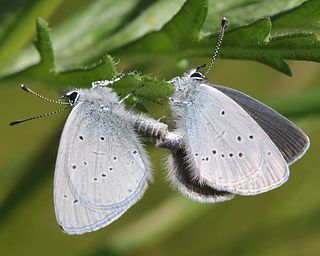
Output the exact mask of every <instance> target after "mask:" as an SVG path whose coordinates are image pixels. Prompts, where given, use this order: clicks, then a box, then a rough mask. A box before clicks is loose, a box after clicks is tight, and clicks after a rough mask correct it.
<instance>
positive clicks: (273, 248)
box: [0, 0, 320, 255]
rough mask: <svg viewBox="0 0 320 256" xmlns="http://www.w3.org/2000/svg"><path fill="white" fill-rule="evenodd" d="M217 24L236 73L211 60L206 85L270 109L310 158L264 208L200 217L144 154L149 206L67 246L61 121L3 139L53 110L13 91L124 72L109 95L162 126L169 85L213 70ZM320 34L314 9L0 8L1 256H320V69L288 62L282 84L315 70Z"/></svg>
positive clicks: (209, 208) (157, 162)
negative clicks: (291, 127) (58, 202)
mask: <svg viewBox="0 0 320 256" xmlns="http://www.w3.org/2000/svg"><path fill="white" fill-rule="evenodd" d="M223 16H227V17H228V19H229V20H230V25H229V27H228V30H227V33H226V35H225V39H224V41H223V44H222V48H221V51H220V55H219V57H220V58H223V59H237V60H242V62H239V61H222V62H219V61H218V62H217V63H216V66H215V68H216V69H215V71H214V75H215V79H214V80H215V81H216V82H221V83H222V84H226V85H231V86H234V87H237V88H238V89H242V90H244V91H245V92H250V93H251V94H253V95H254V96H257V97H259V98H265V99H266V102H267V103H270V105H271V106H272V107H274V108H275V109H277V110H278V111H280V112H281V113H283V114H285V115H287V116H289V117H293V118H295V120H296V121H297V122H298V123H299V125H301V127H302V128H303V129H305V130H306V131H307V133H308V134H309V135H310V136H311V142H312V147H311V149H310V151H309V153H308V154H307V155H306V156H305V157H304V158H303V159H302V160H300V161H299V162H298V163H297V164H295V165H294V166H293V168H291V170H292V171H293V172H292V173H293V174H292V177H291V178H290V180H289V182H288V183H287V184H286V185H284V186H283V187H282V188H280V189H277V190H275V191H273V192H270V193H267V194H264V195H261V196H257V197H252V198H236V199H234V200H232V201H230V202H227V203H224V204H216V205H203V204H199V203H195V202H191V201H190V200H188V199H184V198H182V196H179V195H178V194H173V193H174V192H171V190H170V189H169V188H168V184H167V183H164V182H163V177H164V176H165V175H163V174H160V172H159V170H160V169H161V170H163V163H164V160H163V159H164V156H165V151H163V150H159V149H154V148H152V147H148V151H149V153H150V154H151V158H152V159H153V160H154V161H153V162H154V169H155V176H156V177H155V179H156V182H155V184H151V187H150V189H149V191H148V192H147V193H146V195H145V197H144V198H143V200H142V201H141V202H139V203H138V204H137V206H135V207H133V209H131V210H130V211H128V213H127V214H125V216H123V217H122V218H121V219H120V220H118V221H117V222H116V223H113V224H112V225H111V226H109V227H107V228H105V229H103V230H102V231H98V232H94V233H91V234H88V235H84V236H73V237H69V236H66V235H64V234H62V233H61V232H60V230H59V229H58V227H57V226H56V223H55V217H54V211H53V205H52V204H53V202H52V199H51V198H52V195H51V194H52V185H51V184H52V176H53V170H54V161H55V156H56V150H57V145H58V141H59V136H60V132H61V128H62V125H63V122H64V119H65V116H64V117H60V118H59V117H55V118H52V119H45V120H38V121H34V122H33V123H29V124H26V125H24V126H18V127H11V128H9V127H7V123H8V122H9V120H11V119H15V118H16V117H17V115H19V113H21V112H22V111H23V107H24V106H25V104H28V111H27V113H30V112H31V111H34V112H36V113H38V112H39V109H40V108H41V111H40V112H46V111H51V110H52V108H50V107H47V104H43V103H42V104H41V103H39V104H41V105H36V103H35V104H30V100H31V99H30V98H29V97H26V96H25V95H23V94H22V93H20V91H18V89H17V88H18V84H19V83H22V82H23V83H27V84H32V86H31V87H32V88H35V89H38V91H40V92H46V93H47V94H48V95H49V96H50V95H51V96H57V92H58V91H59V90H61V89H67V88H68V87H69V86H75V87H89V86H90V85H91V82H92V81H95V80H103V79H111V78H114V77H116V76H117V75H119V73H121V72H122V69H124V71H125V72H127V71H132V73H131V75H130V76H129V77H128V78H124V79H123V80H122V81H120V82H118V83H116V84H115V85H114V86H113V89H114V90H115V91H116V92H117V93H118V94H120V95H121V96H125V95H126V94H128V93H129V92H131V91H132V90H133V89H136V90H135V97H133V98H132V99H133V100H132V101H130V103H131V104H135V105H136V106H137V108H138V109H143V110H145V111H148V112H149V113H150V115H152V116H154V117H160V116H163V115H167V114H168V113H167V107H166V104H164V103H165V100H166V99H167V97H168V96H169V95H170V94H171V92H172V88H171V86H170V85H169V84H167V83H166V82H165V79H166V78H170V77H171V76H177V75H180V74H181V72H183V71H184V70H185V69H186V68H187V66H189V65H190V64H192V65H194V64H203V61H205V62H207V61H208V57H209V56H210V55H211V53H212V50H213V47H214V44H215V42H216V39H217V35H218V32H219V25H220V21H221V17H223ZM38 17H41V18H38ZM47 21H48V22H49V24H50V26H49V25H48V23H47ZM49 27H51V28H52V29H50V28H49ZM319 32H320V1H318V0H270V1H263V0H261V1H257V0H230V1H224V0H210V1H207V0H175V1H171V0H154V1H151V0H117V1H115V0H94V1H89V0H81V1H80V0H68V1H62V0H50V1H48V0H38V1H36V0H33V1H22V0H18V1H9V0H4V1H2V2H1V3H0V79H1V80H0V91H1V94H0V95H1V104H2V105H1V107H0V109H1V114H2V115H1V116H2V117H3V120H2V122H1V129H2V130H1V131H2V133H1V135H0V136H2V137H0V140H1V141H2V143H1V144H2V147H1V151H0V153H1V155H2V158H1V161H0V226H1V228H0V253H1V254H2V255H21V254H25V255H29V254H30V255H43V254H46V255H57V254H65V255H110V254H111V255H127V254H130V255H151V254H152V255H197V254H200V255H317V253H316V252H318V251H319V250H320V246H319V245H320V242H319V240H320V232H319V231H318V230H319V227H318V221H317V219H318V218H317V214H316V213H317V212H318V211H319V210H320V204H319V202H318V201H319V200H318V198H317V196H316V195H317V193H318V190H317V187H318V184H317V180H319V178H320V177H319V173H318V172H317V166H318V165H319V164H320V159H319V158H318V155H317V153H316V152H319V149H320V145H319V143H318V141H317V137H319V135H320V130H319V127H320V118H319V116H318V115H319V111H320V101H319V97H320V89H319V88H320V87H319V83H320V75H319V73H320V72H319V71H320V68H319V64H313V63H307V62H305V63H304V64H302V63H300V62H290V63H292V69H293V70H294V71H295V75H294V78H293V79H292V78H290V77H287V76H285V75H283V74H286V75H291V74H292V71H291V68H290V67H289V65H288V64H287V62H286V60H304V61H314V62H319V60H320V37H319ZM33 39H35V40H34V45H32V43H31V41H32V40H33ZM34 46H36V47H34ZM199 57H206V59H205V60H204V59H199ZM195 58H198V59H195ZM243 60H252V61H256V62H255V63H248V62H244V61H243ZM189 61H190V62H189ZM257 62H260V63H263V64H266V65H268V66H270V67H272V68H274V69H276V70H278V71H280V72H282V73H280V72H277V71H275V70H272V69H269V68H267V67H266V66H262V65H259V64H258V63H257ZM135 70H138V71H139V72H135ZM246 72H247V73H246ZM209 80H211V78H210V77H209ZM308 87H309V88H308ZM20 94H21V95H20ZM35 101H37V100H36V99H35ZM32 102H33V101H32ZM145 102H146V103H145ZM158 103H162V105H159V104H158ZM8 105H10V108H8V107H7V106H8ZM33 105H34V106H33ZM34 112H31V113H34ZM18 117H20V116H18ZM3 142H4V143H3ZM171 193H172V194H171Z"/></svg>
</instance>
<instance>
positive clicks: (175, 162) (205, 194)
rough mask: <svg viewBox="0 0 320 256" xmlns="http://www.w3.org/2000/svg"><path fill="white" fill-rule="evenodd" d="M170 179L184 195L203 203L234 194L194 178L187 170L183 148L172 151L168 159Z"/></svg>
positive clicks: (215, 201)
mask: <svg viewBox="0 0 320 256" xmlns="http://www.w3.org/2000/svg"><path fill="white" fill-rule="evenodd" d="M167 168H168V175H167V176H168V179H169V180H170V181H171V184H172V186H173V187H174V188H175V189H177V190H179V191H180V192H181V193H182V194H183V195H184V196H187V197H189V198H190V199H192V200H194V201H197V202H201V203H217V202H223V201H227V200H231V199H232V198H233V197H234V195H233V194H231V193H228V192H223V191H218V190H215V189H213V188H211V187H209V186H208V185H206V184H200V183H199V182H198V181H197V180H192V178H191V176H190V174H189V172H188V171H186V170H187V168H188V167H187V164H186V162H185V153H184V152H183V151H182V150H177V151H175V152H172V155H171V156H169V158H168V161H167Z"/></svg>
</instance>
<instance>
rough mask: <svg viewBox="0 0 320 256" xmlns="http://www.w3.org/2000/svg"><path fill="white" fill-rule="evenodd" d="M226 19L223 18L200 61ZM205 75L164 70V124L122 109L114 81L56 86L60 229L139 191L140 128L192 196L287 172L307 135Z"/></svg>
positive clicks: (211, 198) (253, 187) (76, 227)
mask: <svg viewBox="0 0 320 256" xmlns="http://www.w3.org/2000/svg"><path fill="white" fill-rule="evenodd" d="M226 24H227V20H226V19H225V18H224V19H223V20H222V26H221V32H220V37H219V39H218V43H217V47H216V49H215V51H214V55H213V57H212V61H211V64H210V65H209V67H210V66H211V67H212V64H213V62H214V60H215V57H216V55H217V52H218V48H219V46H220V44H221V40H222V37H223V33H224V29H225V27H226ZM208 70H209V69H208ZM207 72H208V71H207ZM207 72H206V73H207ZM205 75H206V74H205ZM205 75H203V74H201V73H200V72H199V69H198V68H196V69H193V70H191V71H190V72H188V73H186V74H184V76H182V77H176V78H174V79H172V80H170V83H172V85H173V86H174V94H173V96H172V98H170V100H169V102H170V106H171V111H172V114H173V118H174V129H173V130H171V131H169V130H168V127H167V125H166V124H163V123H161V122H159V121H156V120H153V119H152V118H150V117H147V116H144V115H138V114H135V113H133V112H130V111H127V110H126V109H125V107H124V105H123V100H119V98H118V97H117V95H116V94H115V93H114V92H113V91H112V90H111V88H110V87H108V85H110V84H112V83H113V82H114V81H98V82H94V83H93V87H92V88H91V89H76V90H72V91H69V92H67V93H66V94H65V95H64V98H65V99H66V100H67V104H68V105H69V106H70V107H72V111H71V113H70V115H69V117H68V119H67V121H66V124H65V126H64V129H63V132H62V136H61V140H60V145H59V150H58V156H57V161H56V168H55V176H54V204H55V212H56V217H57V221H58V223H59V225H60V226H61V228H62V229H63V230H64V232H66V233H68V234H82V233H86V232H90V231H94V230H97V229H100V228H102V227H105V226H107V225H108V224H110V223H111V222H113V221H115V220H116V219H118V218H119V217H120V216H121V215H122V214H124V213H125V212H126V211H127V210H128V209H129V208H130V207H131V206H132V205H133V204H135V203H136V202H137V201H138V200H139V199H140V198H141V197H142V196H143V194H144V192H145V190H146V188H147V185H148V182H149V181H150V180H151V179H152V175H151V168H150V162H149V160H148V157H147V154H146V152H145V151H144V149H143V146H142V144H141V142H140V138H139V136H142V137H154V138H156V140H157V145H158V146H161V147H165V148H168V149H169V150H170V152H171V154H170V156H169V158H168V161H167V169H168V174H169V175H168V178H169V180H170V181H171V182H172V184H173V185H174V187H175V188H176V189H178V190H179V191H180V192H181V193H182V194H184V195H186V196H188V197H189V198H191V199H193V200H195V201H199V202H206V203H214V202H221V201H226V200H230V199H232V198H233V197H234V196H235V195H244V196H246V195H256V194H259V193H263V192H266V191H269V190H271V189H274V188H276V187H278V186H280V185H282V184H283V183H284V182H286V181H287V179H288V177H289V168H288V166H289V165H290V164H292V163H293V162H295V161H296V160H298V159H299V158H300V157H301V156H302V155H303V154H304V153H305V152H306V150H307V149H308V147H309V139H308V137H307V136H306V135H305V134H304V133H303V132H302V131H301V130H300V129H299V128H298V127H296V126H295V125H294V124H293V123H291V122H290V121H289V120H288V119H286V118H285V117H283V116H282V115H280V114H279V113H277V112H276V111H274V110H272V109H271V108H269V107H267V106H265V105H264V104H262V103H260V102H259V101H257V100H255V99H253V98H251V97H249V96H248V95H246V94H243V93H241V92H239V91H236V90H233V89H230V88H226V87H222V86H216V85H211V84H210V83H208V81H207V80H206V78H205ZM116 80H119V79H116ZM22 88H23V89H24V90H26V91H28V92H31V93H33V94H36V93H34V92H32V91H31V90H30V89H28V88H26V87H22ZM36 95H37V94H36ZM37 96H39V97H42V96H40V95H37ZM42 98H43V97H42ZM47 100H48V99H47ZM58 103H61V102H58ZM56 112H60V111H56ZM56 112H54V113H56ZM35 118H37V117H35ZM35 118H28V119H25V120H20V121H15V122H12V123H11V124H12V125H13V124H17V123H20V122H23V121H27V120H30V119H35Z"/></svg>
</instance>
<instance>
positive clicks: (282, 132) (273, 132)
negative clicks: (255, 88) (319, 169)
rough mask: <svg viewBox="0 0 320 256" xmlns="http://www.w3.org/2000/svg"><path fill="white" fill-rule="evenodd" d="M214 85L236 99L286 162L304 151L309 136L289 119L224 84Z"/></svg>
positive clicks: (307, 145) (297, 157)
mask: <svg viewBox="0 0 320 256" xmlns="http://www.w3.org/2000/svg"><path fill="white" fill-rule="evenodd" d="M214 87H215V88H216V89H218V90H220V91H221V92H223V93H224V94H226V95H227V96H229V97H230V98H232V99H233V100H234V101H236V102H237V103H238V104H239V105H240V106H241V107H242V108H243V109H244V110H245V111H246V112H247V113H248V114H249V115H250V116H251V117H252V118H253V119H254V120H255V121H256V122H257V123H258V124H259V125H260V127H261V128H262V129H263V130H264V131H265V132H266V133H267V134H268V136H269V137H270V138H271V140H272V141H273V143H274V144H275V145H276V146H277V148H278V149H279V151H280V152H281V154H282V156H283V157H284V159H285V160H286V161H287V163H288V164H292V163H294V162H295V161H296V160H298V159H299V158H300V157H301V156H302V155H303V154H304V153H305V152H306V150H307V149H308V147H309V144H310V143H309V138H308V136H307V135H306V134H305V133H304V132H303V131H302V130H301V129H299V127H297V126H296V125H295V124H293V123H292V122H291V121H290V120H288V119H287V118H285V117H284V116H282V115H281V114H279V113H278V112H276V111H274V110H273V109H271V108H269V107H268V106H266V105H264V104H263V103H261V102H259V101H258V100H256V99H254V98H252V97H250V96H248V95H246V94H244V93H242V92H239V91H237V90H234V89H231V88H227V87H224V86H217V85H215V86H214Z"/></svg>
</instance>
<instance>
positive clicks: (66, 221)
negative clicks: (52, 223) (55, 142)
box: [54, 172, 130, 234]
mask: <svg viewBox="0 0 320 256" xmlns="http://www.w3.org/2000/svg"><path fill="white" fill-rule="evenodd" d="M69 183H70V179H69V177H68V175H67V173H66V172H61V173H60V174H59V175H56V176H55V184H57V185H55V193H54V195H55V211H56V217H57V222H58V224H59V225H60V227H61V228H62V230H63V231H64V232H65V233H67V234H83V233H86V232H91V231H95V230H98V229H100V228H102V227H105V226H107V225H108V224H110V223H111V222H113V221H115V220H116V219H118V218H119V217H120V216H121V215H122V214H124V213H125V212H126V210H127V209H128V208H129V207H130V205H129V206H128V207H127V208H114V209H110V210H99V209H95V208H93V207H88V206H87V205H85V204H84V203H82V202H81V201H80V200H79V198H78V197H77V196H74V194H73V192H72V191H71V189H70V185H69ZM56 186H58V187H56Z"/></svg>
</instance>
